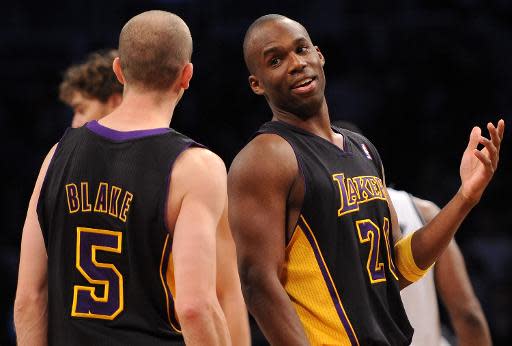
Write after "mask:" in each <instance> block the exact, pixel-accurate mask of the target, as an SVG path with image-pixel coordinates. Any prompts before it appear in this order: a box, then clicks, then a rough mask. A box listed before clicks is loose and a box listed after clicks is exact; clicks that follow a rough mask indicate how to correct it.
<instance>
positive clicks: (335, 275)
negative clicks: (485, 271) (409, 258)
mask: <svg viewBox="0 0 512 346" xmlns="http://www.w3.org/2000/svg"><path fill="white" fill-rule="evenodd" d="M334 130H335V131H336V132H339V133H341V134H342V135H343V138H344V143H343V148H344V149H343V150H341V149H340V148H339V147H337V146H336V145H334V144H332V143H331V142H329V141H327V140H325V139H323V138H321V137H319V136H316V135H314V134H312V133H309V132H307V131H304V130H302V129H300V128H297V127H294V126H292V125H289V124H286V123H284V122H280V121H271V122H268V123H266V124H264V125H263V126H262V127H261V128H260V130H259V131H258V133H257V134H261V133H271V134H276V135H279V136H281V137H282V138H283V139H285V140H286V141H287V142H288V143H289V144H290V145H291V147H292V148H293V151H294V153H295V156H296V159H297V162H298V167H299V170H300V174H302V176H303V178H304V183H305V194H304V201H303V204H302V209H301V213H300V215H299V218H298V221H297V224H296V226H295V229H294V232H293V234H292V235H291V237H289V238H290V239H288V241H287V247H286V260H285V268H284V283H283V284H284V287H285V290H286V292H287V293H288V295H289V297H290V299H291V301H292V303H293V306H294V308H295V310H296V312H297V314H298V316H299V318H300V320H301V322H302V324H303V326H304V330H305V332H306V335H307V337H308V339H309V341H310V343H311V344H312V345H408V344H409V343H410V341H411V337H412V333H413V330H412V328H411V326H410V324H409V321H408V320H407V316H406V313H405V311H404V308H403V305H402V301H401V299H400V289H399V285H398V278H397V275H396V272H397V271H396V269H395V267H394V264H393V261H394V254H393V251H392V245H390V244H393V239H392V232H391V217H390V211H389V207H388V204H387V201H386V197H385V193H384V191H383V181H382V179H383V174H382V171H381V161H380V157H379V155H378V153H377V151H376V150H375V148H374V147H373V145H372V144H371V143H370V142H369V141H368V140H367V139H366V138H364V137H363V136H360V135H358V134H355V133H353V132H350V131H347V130H342V129H334Z"/></svg>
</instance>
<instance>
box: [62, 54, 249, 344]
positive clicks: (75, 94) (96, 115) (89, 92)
mask: <svg viewBox="0 0 512 346" xmlns="http://www.w3.org/2000/svg"><path fill="white" fill-rule="evenodd" d="M117 56H119V53H118V52H117V50H113V49H111V50H106V51H97V52H93V53H91V54H89V55H88V57H87V59H86V60H85V62H83V63H81V64H78V65H73V66H71V67H70V68H68V69H67V70H66V72H65V74H64V79H63V81H62V83H61V84H60V86H59V90H60V98H61V100H62V101H63V102H65V103H66V104H68V105H69V106H71V107H72V108H73V111H74V116H73V121H72V124H71V126H72V127H80V126H82V125H84V124H86V123H88V122H90V121H92V120H99V119H101V118H103V117H104V116H106V115H107V114H110V113H111V112H112V111H113V110H114V109H116V108H117V107H118V106H119V104H120V103H121V101H122V92H123V89H122V88H123V86H122V84H121V83H119V81H118V80H117V77H116V76H115V74H114V70H113V69H112V63H113V61H114V59H115V58H116V57H117ZM224 214H227V212H225V213H224ZM216 243H217V251H216V253H217V280H216V282H217V296H218V298H219V302H220V305H221V307H222V310H223V312H224V315H225V316H226V320H227V323H228V326H229V331H230V334H231V340H232V342H233V344H234V345H241V346H243V345H247V344H248V343H249V342H250V332H249V325H248V321H247V318H246V317H245V316H247V310H246V308H245V303H244V301H243V297H242V293H241V290H240V278H239V277H238V268H237V264H236V250H235V244H234V241H233V238H232V236H231V230H230V229H229V225H228V223H227V215H224V216H223V217H222V218H221V222H219V227H218V230H217V242H216Z"/></svg>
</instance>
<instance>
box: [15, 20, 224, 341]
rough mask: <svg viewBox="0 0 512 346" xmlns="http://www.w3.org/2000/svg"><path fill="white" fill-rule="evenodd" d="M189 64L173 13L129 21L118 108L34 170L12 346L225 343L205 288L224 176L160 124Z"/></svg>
mask: <svg viewBox="0 0 512 346" xmlns="http://www.w3.org/2000/svg"><path fill="white" fill-rule="evenodd" d="M191 54H192V39H191V36H190V31H189V29H188V27H187V25H186V24H185V23H184V22H183V20H181V18H179V17H178V16H176V15H174V14H171V13H168V12H163V11H149V12H144V13H142V14H140V15H138V16H135V17H134V18H132V19H131V20H130V21H128V22H127V23H126V25H125V26H124V27H123V30H122V31H121V34H120V38H119V58H116V59H115V60H114V64H113V68H114V71H115V73H116V76H117V78H118V80H119V81H120V82H121V83H122V84H123V85H124V96H123V101H122V103H121V104H120V106H119V107H118V108H117V109H115V110H114V111H113V112H112V113H110V114H109V115H108V116H106V117H104V118H102V119H101V120H99V121H92V122H89V123H88V124H87V125H86V126H82V127H80V128H77V129H69V130H68V131H66V133H65V134H64V136H63V137H62V139H61V140H60V142H59V143H58V144H57V145H55V146H54V147H53V148H52V150H51V151H50V152H49V154H48V155H47V157H46V159H45V160H44V163H43V165H42V168H41V171H40V174H39V176H38V179H37V182H36V185H35V188H34V193H33V195H32V198H31V200H30V204H29V208H28V212H27V218H26V221H25V226H24V229H23V236H22V244H21V255H20V267H19V279H18V289H17V294H16V303H15V324H16V331H17V338H18V344H19V345H44V344H47V343H48V344H51V345H71V344H73V345H104V344H108V345H164V344H165V345H182V344H184V342H186V343H187V345H228V344H230V336H229V331H228V326H227V323H226V319H225V317H224V314H223V312H222V310H221V307H220V305H219V301H218V299H217V295H216V285H215V280H216V274H215V273H216V260H215V246H216V245H215V244H216V241H215V237H216V229H217V226H218V224H219V223H220V222H223V221H222V219H221V218H222V215H223V213H226V203H227V196H226V171H225V166H224V163H223V162H222V160H221V159H220V158H219V157H218V156H216V155H215V154H213V153H212V152H210V151H208V150H206V149H204V148H203V147H202V146H200V145H199V144H197V143H196V142H194V141H193V140H191V139H189V138H187V137H186V136H184V135H182V134H180V133H178V132H176V131H174V130H172V129H170V128H169V127H168V125H169V123H170V121H171V118H172V114H173V111H174V108H175V106H176V104H177V103H178V102H179V100H180V99H181V97H182V95H183V93H184V91H185V89H187V88H188V87H189V82H190V79H191V77H192V71H193V68H192V64H191V63H190V58H191ZM223 227H225V226H223Z"/></svg>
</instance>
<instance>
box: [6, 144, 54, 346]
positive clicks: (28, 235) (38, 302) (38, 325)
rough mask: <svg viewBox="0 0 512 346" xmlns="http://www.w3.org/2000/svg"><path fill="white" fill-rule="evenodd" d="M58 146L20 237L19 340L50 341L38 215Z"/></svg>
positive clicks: (26, 342)
mask: <svg viewBox="0 0 512 346" xmlns="http://www.w3.org/2000/svg"><path fill="white" fill-rule="evenodd" d="M55 148H56V146H54V147H53V148H52V149H51V150H50V152H49V153H48V155H47V156H46V158H45V160H44V162H43V164H42V166H41V170H40V172H39V176H38V177H37V181H36V184H35V187H34V191H33V192H32V197H31V198H30V202H29V206H28V210H27V217H26V219H25V225H24V226H23V235H22V238H21V252H20V265H19V271H18V287H17V289H16V300H15V302H14V324H15V327H16V338H17V344H18V345H20V346H23V345H31V346H32V345H35V346H39V345H46V344H47V329H48V320H47V310H48V309H47V305H48V276H47V274H48V257H47V255H46V247H45V245H44V239H43V234H42V232H41V226H40V225H39V220H38V218H37V210H36V209H37V201H38V200H39V193H40V191H41V185H42V184H43V181H44V177H45V176H46V171H47V170H48V165H49V164H50V160H51V158H52V157H53V154H54V152H55Z"/></svg>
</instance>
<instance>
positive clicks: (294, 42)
mask: <svg viewBox="0 0 512 346" xmlns="http://www.w3.org/2000/svg"><path fill="white" fill-rule="evenodd" d="M244 59H245V63H246V65H247V68H248V69H249V73H250V74H251V75H250V76H249V85H250V86H251V89H252V90H253V91H254V93H256V94H258V95H264V96H265V98H266V99H267V101H268V102H269V104H270V107H271V108H272V110H273V111H274V112H276V111H277V112H284V113H292V114H294V115H295V116H298V117H300V118H308V117H310V116H312V115H314V114H315V113H316V112H318V110H319V109H320V107H321V106H322V104H323V102H325V97H324V89H325V76H324V70H323V65H324V63H325V60H324V57H323V55H322V53H321V52H320V50H319V49H318V47H316V46H314V45H313V43H312V42H311V38H310V37H309V34H308V32H307V31H306V29H305V28H304V27H303V26H302V25H301V24H299V23H298V22H296V21H294V20H291V19H290V18H287V17H284V16H281V15H277V14H270V15H266V16H263V17H260V18H258V19H257V20H256V21H254V23H252V24H251V26H250V27H249V29H248V30H247V33H246V34H245V38H244Z"/></svg>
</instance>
